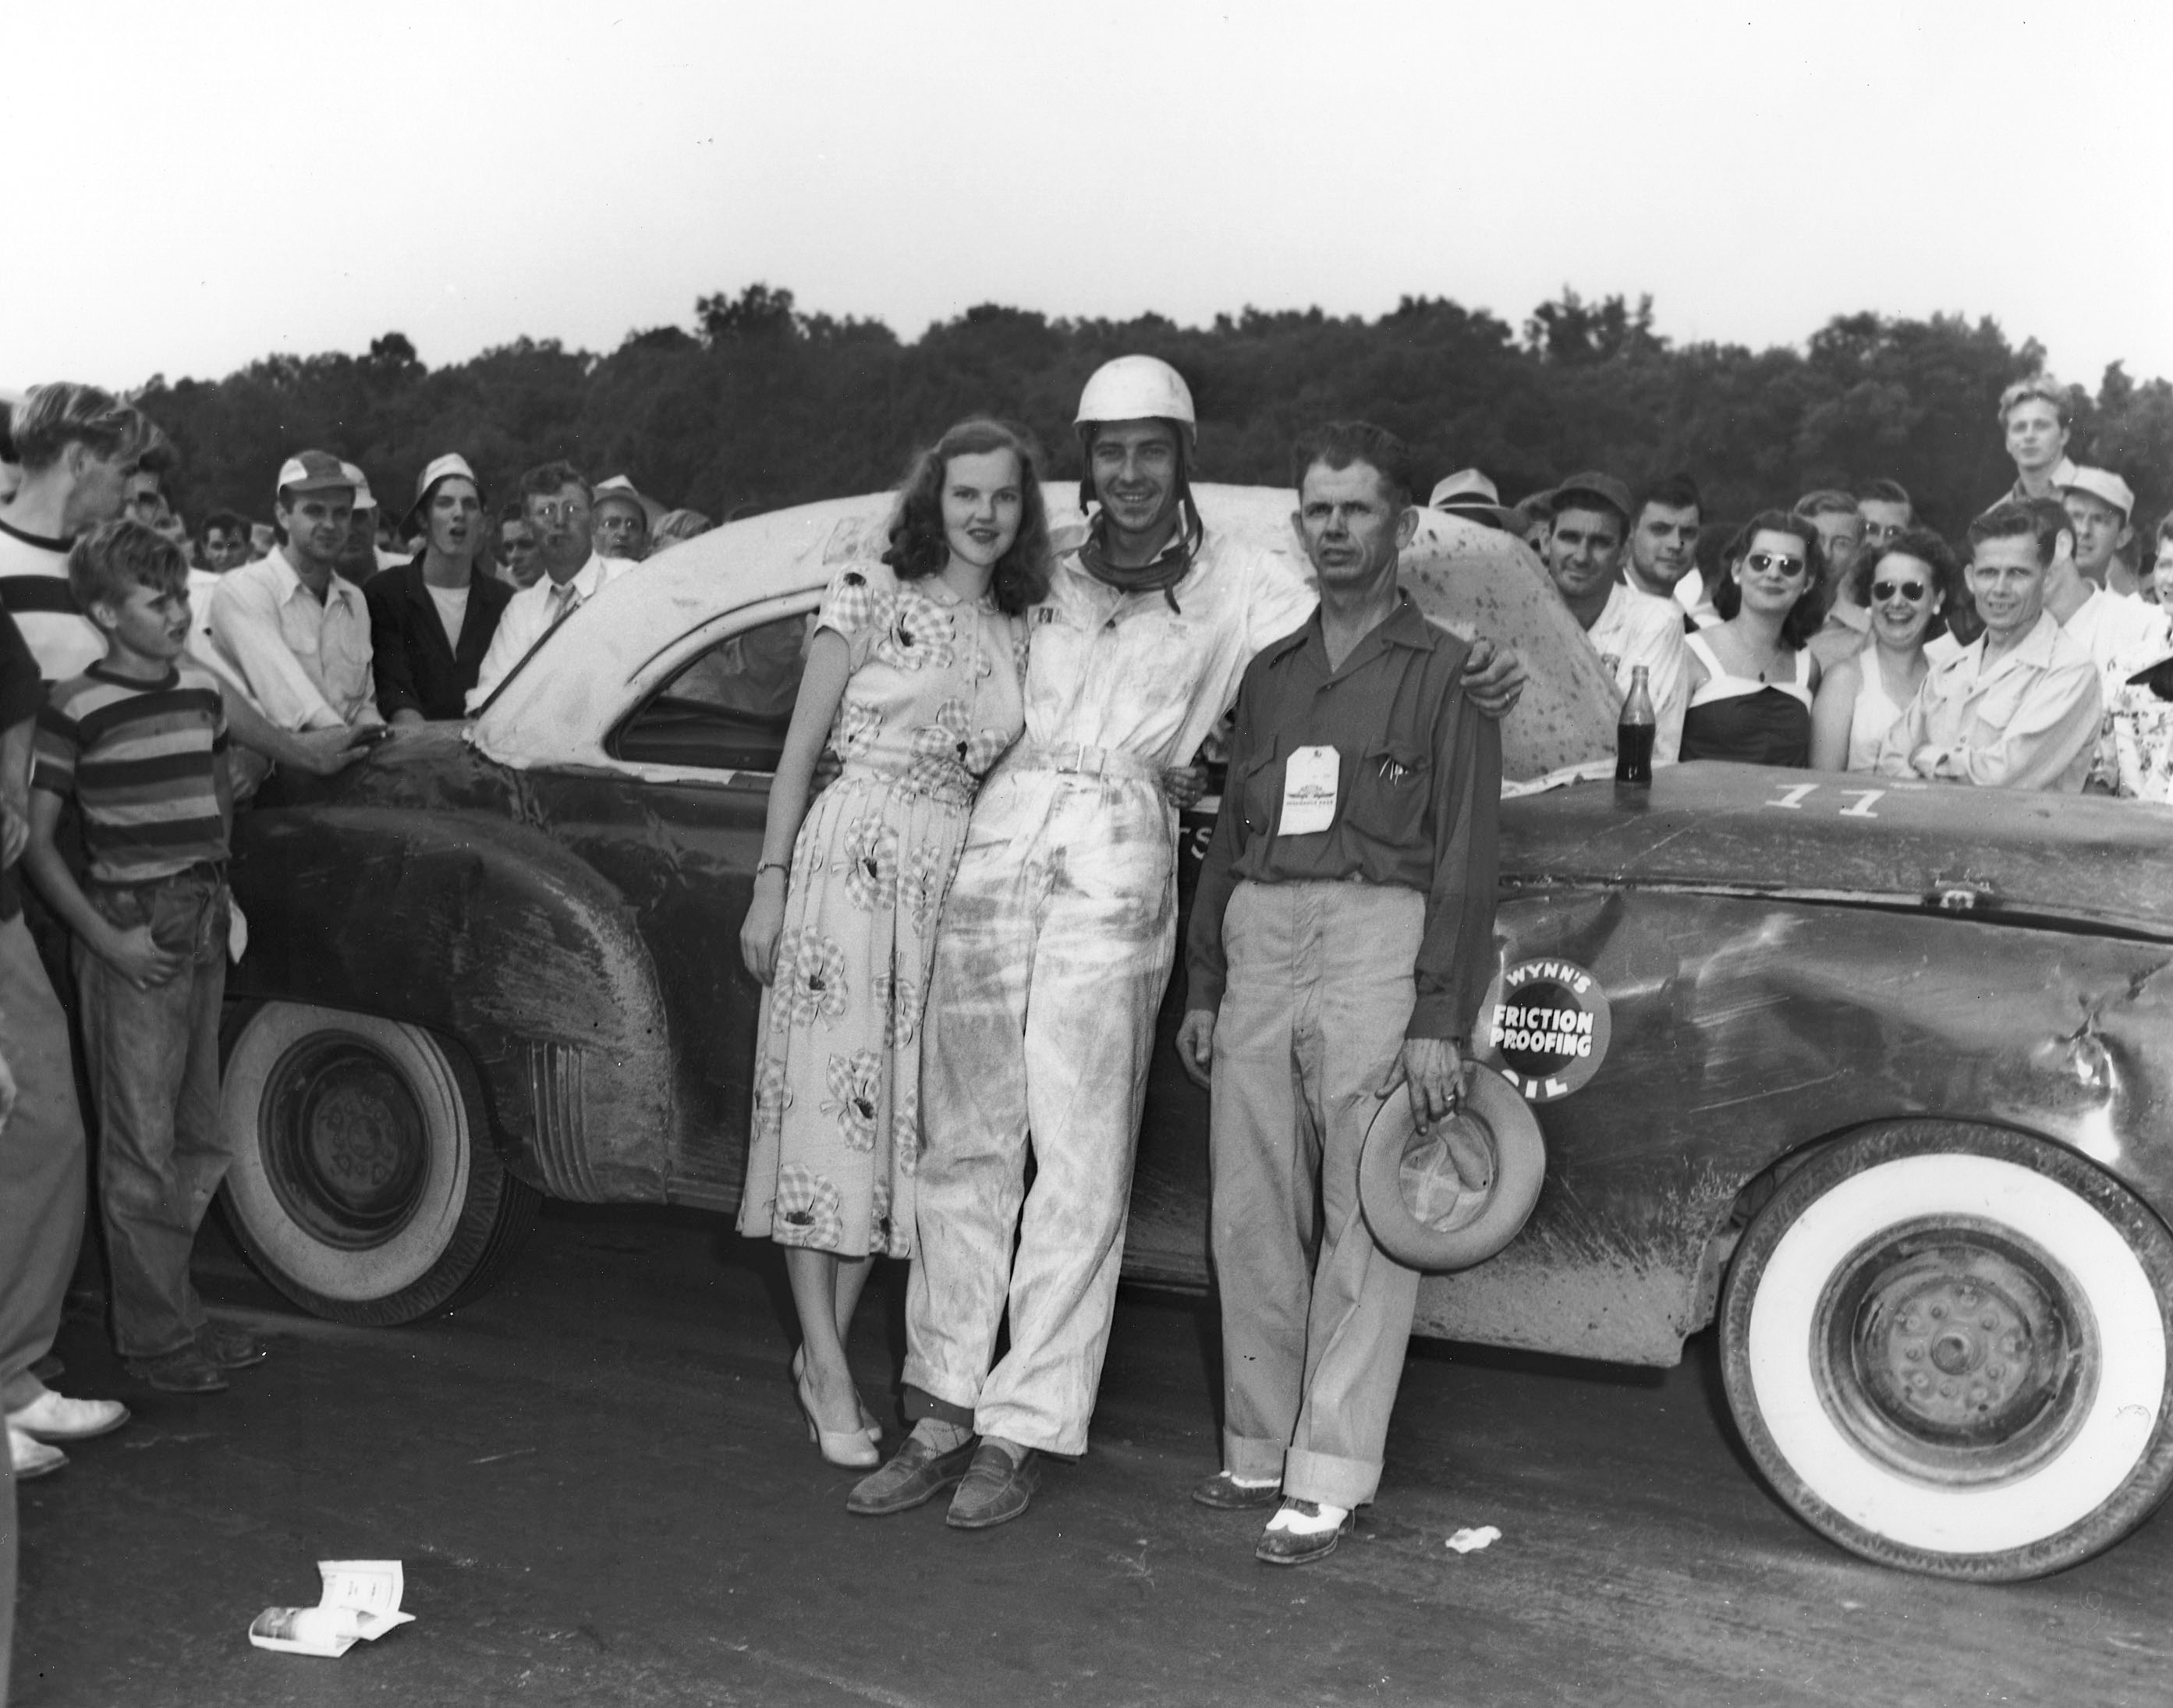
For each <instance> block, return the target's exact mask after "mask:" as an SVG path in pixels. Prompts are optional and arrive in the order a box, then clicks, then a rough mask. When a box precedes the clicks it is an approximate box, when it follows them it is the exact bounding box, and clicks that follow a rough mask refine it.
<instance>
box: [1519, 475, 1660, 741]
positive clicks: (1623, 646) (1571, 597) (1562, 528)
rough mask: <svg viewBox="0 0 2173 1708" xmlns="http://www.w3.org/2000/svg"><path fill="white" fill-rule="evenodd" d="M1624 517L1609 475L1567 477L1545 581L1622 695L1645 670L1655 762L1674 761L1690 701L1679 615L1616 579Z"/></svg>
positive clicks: (1617, 486)
mask: <svg viewBox="0 0 2173 1708" xmlns="http://www.w3.org/2000/svg"><path fill="white" fill-rule="evenodd" d="M1677 508H1678V509H1680V506H1678V507H1677ZM1630 511H1631V504H1630V488H1627V487H1626V486H1625V485H1623V484H1622V482H1620V481H1619V480H1616V479H1615V477H1614V476H1612V475H1607V474H1581V475H1572V477H1570V478H1569V479H1567V480H1566V481H1564V482H1562V483H1561V485H1560V486H1558V487H1556V488H1555V491H1554V517H1553V520H1551V521H1550V523H1549V524H1548V525H1547V538H1546V563H1547V578H1548V579H1550V581H1552V582H1553V583H1554V589H1555V592H1556V595H1557V596H1559V597H1560V599H1561V602H1562V603H1563V604H1564V605H1566V606H1568V607H1569V614H1570V615H1571V616H1572V617H1575V618H1576V619H1577V627H1578V628H1582V629H1583V631H1584V638H1586V639H1587V640H1588V641H1590V642H1591V643H1592V647H1593V651H1595V652H1597V653H1598V654H1599V656H1600V660H1601V662H1603V663H1604V664H1605V665H1606V666H1607V668H1608V671H1609V672H1610V674H1611V675H1612V676H1614V678H1615V687H1617V688H1618V689H1619V690H1620V692H1622V693H1623V694H1625V695H1627V694H1628V693H1629V692H1630V685H1631V682H1632V681H1633V680H1634V679H1635V675H1636V667H1637V666H1638V665H1644V666H1645V687H1646V691H1647V692H1648V693H1650V694H1651V695H1652V697H1653V717H1654V719H1655V720H1656V722H1657V725H1658V727H1657V728H1656V729H1655V730H1654V732H1653V757H1654V758H1655V759H1658V760H1662V761H1665V762H1673V761H1674V758H1675V757H1676V756H1677V754H1678V753H1680V751H1681V749H1682V743H1683V711H1684V709H1685V706H1686V705H1687V704H1688V703H1689V696H1690V684H1689V677H1688V675H1687V674H1686V672H1685V668H1684V660H1685V657H1686V655H1687V653H1688V649H1687V648H1686V647H1685V645H1684V644H1683V618H1682V609H1681V607H1680V606H1678V605H1677V604H1676V603H1675V602H1674V599H1673V598H1666V599H1661V598H1656V597H1654V596H1653V595H1651V594H1647V593H1641V592H1638V591H1636V590H1633V589H1632V588H1631V587H1630V586H1628V585H1626V584H1625V583H1624V581H1623V580H1622V579H1621V568H1622V558H1623V547H1624V545H1625V543H1626V540H1627V537H1628V534H1629V529H1630Z"/></svg>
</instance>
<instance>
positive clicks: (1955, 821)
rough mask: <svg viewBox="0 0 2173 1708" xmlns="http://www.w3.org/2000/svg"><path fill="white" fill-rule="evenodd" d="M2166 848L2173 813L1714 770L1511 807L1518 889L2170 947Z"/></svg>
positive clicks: (1508, 827) (2172, 838) (1580, 787)
mask: <svg viewBox="0 0 2173 1708" xmlns="http://www.w3.org/2000/svg"><path fill="white" fill-rule="evenodd" d="M2169 851H2173V807H2161V806H2146V805H2144V804H2143V803H2141V802H2138V801H2133V800H2109V799H2106V798H2104V797H2102V796H2095V795H2047V794H2041V793H2037V792H2034V791H2025V790H2019V789H1972V788H1970V787H1967V786H1966V785H1961V784H1912V783H1904V782H1901V781H1898V780H1896V779H1890V778H1881V777H1868V776H1863V775H1860V774H1854V773H1851V774H1847V775H1841V774H1833V773H1818V772H1807V771H1780V770H1774V769H1770V768H1766V767H1763V766H1755V765H1723V764H1716V763H1712V762H1699V763H1694V764H1687V765H1673V766H1663V767H1662V768H1660V769H1659V770H1658V772H1657V773H1655V775H1654V778H1653V783H1652V785H1651V787H1649V788H1636V787H1631V786H1626V785H1620V784H1615V783H1613V782H1605V781H1603V782H1580V783H1574V784H1570V785H1568V786H1566V787H1564V788H1561V789H1551V790H1548V791H1545V792H1543V793H1537V794H1532V795H1524V796H1522V797H1520V798H1518V799H1516V800H1505V801H1503V802H1502V878H1503V881H1504V882H1505V883H1506V884H1507V885H1509V886H1512V887H1517V888H1545V887H1547V886H1555V885H1570V884H1574V885H1584V884H1591V883H1604V884H1608V885H1630V886H1653V887H1656V888H1680V889H1688V890H1697V891H1706V892H1713V893H1725V894H1730V895H1793V896H1803V897H1813V898H1821V899H1830V900H1833V901H1836V902H1858V903H1861V904H1864V905H1874V906H1892V907H1908V908H1936V909H1940V910H1944V911H1951V912H1956V913H1965V914H1967V915H1968V916H1969V917H1971V918H1974V919H1985V920H1991V921H1998V920H2000V919H2009V920H2012V921H2014V922H2015V923H2017V924H2029V923H2032V922H2034V921H2045V922H2054V921H2057V922H2058V923H2061V924H2066V925H2070V926H2073V925H2083V926H2085V927H2090V928H2095V929H2100V930H2106V931H2111V932H2116V933H2119V934H2121V935H2129V936H2138V937H2148V938H2153V939H2156V940H2161V941H2173V883H2169V882H2168V881H2167V871H2168V867H2169V865H2173V859H2170V858H2169Z"/></svg>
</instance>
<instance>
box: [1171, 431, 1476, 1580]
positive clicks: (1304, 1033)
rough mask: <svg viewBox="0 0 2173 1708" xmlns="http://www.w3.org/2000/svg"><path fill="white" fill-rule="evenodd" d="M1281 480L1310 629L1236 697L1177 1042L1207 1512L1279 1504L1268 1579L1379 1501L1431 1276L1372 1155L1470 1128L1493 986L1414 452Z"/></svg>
mask: <svg viewBox="0 0 2173 1708" xmlns="http://www.w3.org/2000/svg"><path fill="white" fill-rule="evenodd" d="M1294 461H1296V463H1297V468H1298V470H1299V473H1300V479H1301V488H1300V494H1299V510H1298V515H1297V521H1298V525H1299V528H1300V531H1301V532H1302V536H1303V538H1304V541H1305V544H1306V550H1307V553H1308V556H1309V557H1310V558H1312V560H1313V568H1314V571H1315V573H1316V574H1317V575H1318V580H1319V588H1320V601H1321V602H1320V608H1319V610H1318V612H1316V613H1315V614H1314V616H1313V618H1312V619H1311V620H1310V621H1309V622H1307V624H1306V625H1305V626H1304V627H1303V628H1301V629H1299V630H1298V631H1297V633H1294V634H1292V635H1291V636H1289V637H1288V638H1286V639H1284V640H1282V641H1281V642H1279V643H1278V644H1275V645H1273V646H1270V647H1269V648H1268V649H1266V650H1265V651H1264V652H1263V653H1261V654H1260V655H1259V657H1257V658H1256V659H1254V661H1253V663H1252V665H1250V666H1249V667H1248V670H1247V671H1246V672H1245V677H1244V682H1243V687H1242V688H1241V689H1240V690H1239V693H1238V699H1237V736H1236V741H1235V743H1234V745H1233V746H1232V752H1231V763H1230V772H1229V781H1228V783H1227V786H1226V787H1225V789H1224V792H1223V796H1222V809H1221V816H1220V817H1219V818H1218V819H1217V821H1216V827H1215V833H1214V837H1213V839H1212V841H1211V843H1210V845H1209V849H1208V853H1207V859H1206V865H1205V870H1204V871H1203V873H1202V875H1201V877H1200V887H1199V890H1198V892H1197V895H1196V897H1195V898H1194V908H1193V915H1192V925H1191V935H1190V939H1189V944H1188V958H1189V967H1188V972H1189V995H1188V998H1187V1012H1186V1015H1185V1019H1184V1029H1183V1031H1182V1032H1180V1033H1179V1035H1178V1053H1179V1055H1180V1057H1181V1058H1182V1059H1184V1064H1185V1066H1186V1068H1187V1069H1188V1070H1189V1071H1190V1072H1191V1073H1192V1074H1193V1075H1194V1078H1201V1077H1203V1076H1204V1075H1206V1074H1207V1073H1209V1072H1210V1071H1211V1075H1212V1080H1211V1084H1212V1089H1213V1096H1214V1105H1213V1111H1212V1115H1211V1124H1210V1129H1209V1131H1210V1140H1209V1144H1210V1152H1211V1158H1212V1176H1213V1209H1212V1213H1211V1223H1210V1226H1211V1242H1212V1249H1213V1255H1214V1261H1215V1272H1216V1282H1217V1285H1218V1287H1219V1289H1220V1292H1221V1311H1222V1347H1223V1371H1224V1378H1223V1398H1224V1423H1223V1447H1222V1452H1223V1467H1224V1468H1223V1470H1222V1471H1221V1473H1220V1474H1218V1475H1216V1477H1214V1478H1211V1479H1209V1480H1208V1481H1207V1482H1206V1483H1205V1484H1201V1486H1200V1489H1199V1490H1196V1491H1195V1498H1197V1499H1199V1500H1200V1501H1203V1502H1204V1503H1205V1504H1206V1505H1209V1506H1268V1505H1270V1504H1272V1503H1274V1502H1275V1500H1276V1497H1277V1495H1278V1492H1280V1494H1281V1497H1282V1503H1281V1510H1280V1511H1277V1512H1276V1513H1275V1516H1274V1517H1273V1518H1272V1519H1270V1521H1269V1524H1268V1528H1267V1530H1266V1533H1264V1535H1263V1536H1262V1538H1260V1542H1259V1549H1258V1553H1259V1557H1260V1558H1261V1559H1262V1560H1267V1561H1269V1562H1270V1564H1275V1565H1296V1564H1298V1563H1301V1562H1302V1561H1305V1560H1315V1559H1318V1558H1319V1557H1321V1556H1322V1555H1323V1554H1327V1553H1329V1551H1330V1550H1332V1549H1334V1547H1335V1544H1336V1540H1337V1538H1339V1537H1340V1535H1341V1534H1342V1533H1344V1532H1345V1530H1346V1529H1348V1528H1349V1526H1350V1522H1351V1516H1350V1515H1351V1510H1352V1509H1353V1508H1355V1507H1357V1506H1363V1505H1365V1504H1366V1503H1367V1502H1368V1501H1371V1500H1372V1498H1373V1494H1374V1490H1375V1489H1376V1487H1377V1485H1378V1483H1379V1481H1380V1475H1381V1458H1382V1451H1383V1442H1384V1441H1385V1439H1386V1436H1387V1433H1388V1413H1389V1410H1390V1409H1391V1408H1392V1407H1393V1405H1394V1402H1395V1395H1396V1387H1397V1384H1398V1382H1399V1380H1400V1379H1401V1377H1402V1372H1403V1359H1404V1348H1405V1342H1406V1341H1407V1339H1409V1337H1410V1326H1411V1318H1412V1313H1413V1312H1414V1310H1415V1307H1416V1303H1417V1297H1418V1281H1419V1276H1418V1272H1417V1271H1416V1270H1415V1269H1407V1268H1405V1266H1404V1265H1402V1264H1400V1263H1397V1262H1395V1261H1394V1259H1393V1258H1389V1257H1388V1255H1387V1254H1386V1253H1383V1251H1382V1250H1381V1249H1380V1248H1379V1247H1378V1246H1377V1245H1376V1244H1375V1243H1374V1241H1373V1237H1372V1234H1371V1233H1370V1232H1369V1231H1367V1227H1366V1225H1365V1222H1364V1220H1363V1218H1362V1217H1361V1214H1360V1210H1359V1202H1358V1161H1359V1153H1360V1150H1361V1148H1362V1146H1363V1145H1364V1142H1365V1138H1366V1133H1367V1128H1368V1126H1369V1125H1370V1124H1371V1123H1372V1118H1373V1117H1374V1115H1375V1114H1376V1113H1378V1111H1379V1110H1380V1108H1381V1107H1382V1105H1383V1101H1384V1099H1385V1098H1386V1097H1388V1096H1399V1095H1405V1096H1409V1097H1410V1100H1411V1105H1412V1110H1413V1113H1414V1115H1415V1118H1416V1121H1417V1124H1418V1125H1419V1126H1420V1127H1421V1129H1423V1128H1426V1127H1427V1126H1429V1125H1431V1124H1432V1123H1435V1122H1437V1121H1439V1120H1441V1119H1443V1118H1447V1117H1448V1116H1450V1115H1453V1113H1455V1112H1456V1111H1457V1109H1458V1108H1459V1107H1461V1102H1462V1096H1463V1085H1464V1068H1463V1061H1462V1056H1463V1052H1464V1048H1465V1044H1466V1041H1467V1040H1468V1038H1469V1034H1470V1029H1471V1026H1472V1022H1473V1021H1474V1019H1475V1016H1476V1013H1477V1010H1478V1007H1479V1004H1480V999H1482V997H1483V996H1484V994H1485V992H1486V985H1487V983H1488V980H1489V978H1490V977H1491V973H1492V971H1493V964H1494V956H1493V919H1494V889H1495V878H1496V865H1497V858H1496V827H1495V822H1496V806H1497V803H1498V800H1499V796H1500V794H1501V778H1502V757H1501V735H1500V729H1499V725H1496V723H1495V722H1494V721H1493V720H1492V719H1489V718H1487V717H1486V716H1484V715H1483V714H1481V713H1480V711H1479V710H1478V709H1477V708H1476V707H1475V705H1474V704H1473V703H1472V702H1471V700H1470V699H1469V697H1468V695H1467V693H1466V692H1465V691H1464V687H1463V684H1462V682H1461V680H1460V678H1461V677H1462V675H1463V671H1464V661H1465V655H1466V652H1467V647H1466V645H1465V643H1464V642H1463V641H1461V640H1459V638H1457V637H1455V636H1454V635H1453V634H1450V633H1447V632H1446V631H1444V630H1442V629H1441V628H1437V627H1436V626H1435V625H1433V624H1432V623H1430V622H1427V621H1426V619H1425V618H1424V617H1421V615H1420V614H1419V612H1418V610H1417V608H1416V607H1415V606H1413V605H1412V604H1411V602H1410V601H1409V600H1408V599H1407V598H1405V596H1404V595H1402V593H1401V592H1400V591H1399V589H1398V587H1397V585H1396V556H1397V548H1398V546H1399V543H1400V542H1401V541H1402V540H1403V539H1404V538H1405V536H1408V534H1409V532H1410V528H1411V526H1412V516H1413V513H1412V511H1411V510H1410V468H1409V455H1408V453H1407V452H1406V450H1405V448H1404V446H1403V445H1402V443H1401V441H1399V439H1396V438H1395V437H1394V435H1393V434H1388V433H1385V432H1383V431H1382V430H1381V429H1380V428H1373V427H1371V426H1368V425H1367V424H1365V423H1335V424H1333V425H1330V426H1329V427H1326V428H1321V429H1318V431H1317V432H1315V433H1313V434H1310V435H1308V437H1307V439H1304V440H1302V441H1301V443H1300V445H1299V449H1298V455H1297V458H1296V459H1295V460H1294ZM1316 1178H1317V1179H1318V1187H1317V1188H1316V1185H1315V1181H1316ZM1316 1245H1317V1247H1318V1258H1317V1260H1315V1261H1313V1262H1312V1263H1310V1264H1308V1252H1309V1251H1310V1250H1312V1249H1313V1247H1315V1246H1316Z"/></svg>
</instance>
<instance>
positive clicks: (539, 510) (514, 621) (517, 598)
mask: <svg viewBox="0 0 2173 1708" xmlns="http://www.w3.org/2000/svg"><path fill="white" fill-rule="evenodd" d="M520 493H521V498H522V501H523V502H524V503H525V504H526V505H527V507H528V526H529V531H531V533H533V534H534V535H535V536H536V546H537V557H538V558H541V559H542V563H543V573H542V574H541V575H539V576H537V578H536V579H535V580H534V581H532V582H531V583H530V584H529V585H527V586H526V587H524V588H522V589H521V590H520V592H518V593H516V594H515V595H513V597H512V599H511V600H510V601H508V603H507V605H506V607H505V614H504V616H503V617H499V622H498V633H496V634H495V635H494V636H493V637H492V638H491V643H490V650H489V651H488V652H487V653H485V654H484V655H483V667H482V669H481V670H480V671H477V676H476V685H475V687H473V688H472V690H470V691H469V693H468V698H467V709H468V710H469V711H470V712H479V711H481V710H482V709H483V702H484V701H486V700H488V698H490V697H491V696H492V695H493V693H495V692H498V685H499V683H500V682H504V680H505V678H506V677H507V676H509V675H510V673H511V672H512V671H513V669H514V667H515V665H518V664H519V663H520V661H521V660H523V659H525V658H526V657H527V656H528V655H529V654H530V653H531V651H533V650H534V649H535V648H536V646H537V644H538V643H539V642H541V641H542V638H544V636H546V635H547V634H549V633H551V632H552V630H553V629H555V628H558V625H559V624H560V623H562V622H564V621H565V620H566V619H567V618H568V617H571V616H572V615H573V614H574V612H575V611H577V610H579V609H580V607H581V606H584V605H585V604H587V603H588V602H589V601H590V600H591V599H594V598H595V597H596V595H597V594H599V593H601V592H602V591H603V590H604V589H605V588H606V587H607V586H608V585H610V584H611V583H612V582H613V581H616V580H617V579H618V578H619V577H620V576H622V575H623V574H626V572H627V571H628V570H629V569H631V568H634V565H633V563H631V562H630V561H628V559H626V558H607V557H606V556H604V555H603V553H602V552H599V551H598V550H597V549H596V488H594V487H592V486H590V484H589V482H588V481H587V479H586V478H585V477H584V476H583V475H582V473H581V471H580V470H579V469H577V468H575V467H574V466H573V465H572V464H571V463H569V462H547V463H545V464H543V465H542V466H541V467H540V468H532V469H531V470H529V471H528V472H527V473H526V474H525V475H523V476H521V477H520Z"/></svg>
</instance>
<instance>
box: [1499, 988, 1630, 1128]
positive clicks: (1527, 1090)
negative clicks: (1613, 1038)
mask: <svg viewBox="0 0 2173 1708" xmlns="http://www.w3.org/2000/svg"><path fill="white" fill-rule="evenodd" d="M1611 1032H1612V1022H1611V1021H1610V1016H1609V1011H1608V1006H1607V993H1606V991H1604V989H1601V988H1600V983H1599V980H1598V979H1597V978H1594V977H1593V975H1592V974H1591V973H1589V972H1588V971H1586V969H1585V968H1583V967H1579V966H1578V965H1577V964H1576V962H1571V961H1520V962H1518V963H1517V964H1516V965H1515V966H1513V967H1509V968H1508V969H1507V971H1505V972H1504V973H1502V976H1501V977H1500V978H1497V979H1496V980H1495V982H1494V986H1493V988H1492V989H1490V990H1489V991H1488V992H1487V993H1486V1001H1485V1002H1483V1003H1481V1004H1480V1009H1479V1036H1478V1037H1477V1039H1476V1040H1475V1042H1476V1044H1477V1054H1478V1057H1479V1059H1480V1061H1482V1062H1485V1063H1486V1064H1487V1065H1488V1066H1489V1067H1491V1068H1496V1069H1499V1070H1501V1074H1502V1078H1504V1079H1506V1080H1508V1082H1509V1083H1510V1084H1511V1085H1512V1086H1515V1087H1516V1088H1517V1089H1518V1091H1522V1092H1523V1094H1524V1096H1525V1098H1526V1100H1527V1101H1528V1102H1534V1103H1551V1102H1554V1100H1555V1099H1556V1098H1557V1097H1566V1096H1569V1094H1570V1093H1571V1092H1572V1091H1577V1089H1579V1088H1580V1087H1581V1086H1583V1085H1584V1084H1585V1083H1586V1082H1587V1081H1588V1080H1590V1079H1591V1078H1592V1076H1593V1075H1594V1074H1596V1073H1598V1072H1599V1064H1601V1063H1602V1062H1604V1061H1605V1060H1606V1059H1607V1041H1608V1038H1609V1037H1610V1033H1611Z"/></svg>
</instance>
